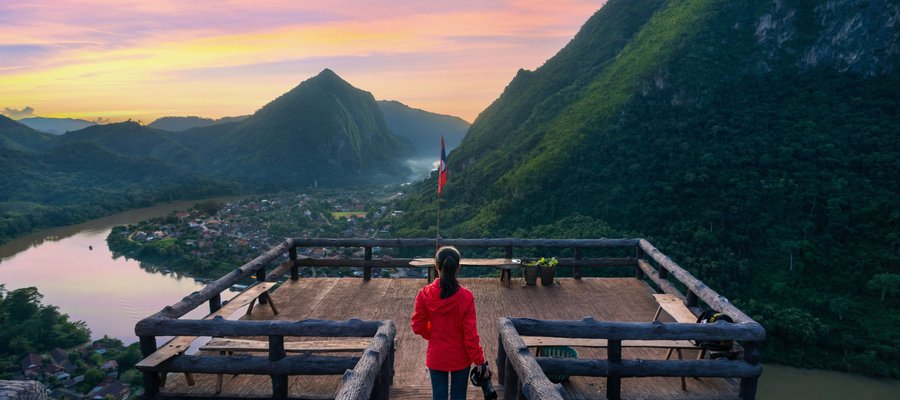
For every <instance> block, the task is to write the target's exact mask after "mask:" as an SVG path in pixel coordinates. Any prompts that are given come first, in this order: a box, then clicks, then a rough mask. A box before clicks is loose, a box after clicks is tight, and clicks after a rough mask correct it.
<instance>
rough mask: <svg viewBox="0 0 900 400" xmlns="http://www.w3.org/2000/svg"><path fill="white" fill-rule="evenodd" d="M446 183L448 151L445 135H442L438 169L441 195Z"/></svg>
mask: <svg viewBox="0 0 900 400" xmlns="http://www.w3.org/2000/svg"><path fill="white" fill-rule="evenodd" d="M445 183H447V151H446V150H444V137H443V136H441V164H440V168H439V169H438V195H440V194H441V190H443V189H444V184H445Z"/></svg>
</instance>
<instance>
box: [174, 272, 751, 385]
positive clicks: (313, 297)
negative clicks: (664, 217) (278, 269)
mask: <svg viewBox="0 0 900 400" xmlns="http://www.w3.org/2000/svg"><path fill="white" fill-rule="evenodd" d="M557 281H558V284H557V285H556V286H552V287H544V286H540V285H538V286H531V287H523V286H522V284H521V281H520V280H515V279H514V280H513V282H512V285H510V286H509V287H504V286H503V285H502V284H501V283H500V281H499V280H498V279H496V278H494V279H487V278H484V279H462V280H461V283H462V284H463V285H464V286H466V287H467V288H469V289H470V290H472V292H473V293H474V295H475V300H476V309H477V312H478V330H479V333H480V335H481V343H482V346H484V348H485V352H486V357H487V359H488V360H490V361H491V364H492V365H493V364H495V362H494V360H495V359H496V356H497V319H498V318H499V317H503V316H508V317H532V318H542V319H580V318H583V317H585V316H593V317H594V318H596V319H600V320H610V321H649V320H651V319H653V315H654V314H655V312H656V308H657V305H656V303H655V302H654V300H653V299H652V297H651V296H650V294H651V289H650V288H649V287H648V286H647V285H646V284H645V283H643V282H641V281H639V280H637V279H633V278H585V279H583V280H581V281H577V280H573V279H557ZM424 284H425V281H424V280H421V279H372V280H371V281H369V282H365V281H363V280H362V279H359V278H307V279H300V280H299V281H296V282H292V281H288V282H287V283H285V284H283V285H282V286H281V287H280V288H278V289H277V290H276V291H275V292H274V293H273V298H274V300H275V304H276V305H277V306H278V309H279V311H280V314H279V315H277V316H273V315H272V312H271V310H270V309H269V308H268V307H256V308H254V310H253V315H252V316H250V318H251V319H255V320H266V319H285V320H302V319H308V318H318V319H335V320H342V319H350V318H360V319H370V320H382V319H391V320H393V321H394V323H395V324H396V325H397V342H396V343H397V344H396V359H395V364H394V365H395V370H396V373H395V377H394V387H395V389H394V390H393V391H392V393H394V394H396V395H397V396H396V398H403V399H412V398H416V396H415V395H414V394H415V393H421V392H422V390H417V389H416V388H423V387H424V388H427V387H428V386H427V385H428V382H429V378H428V372H427V370H426V368H425V361H424V359H425V348H426V345H427V342H426V341H425V340H423V339H422V338H420V337H418V336H416V335H415V334H413V333H412V330H411V328H410V315H411V313H412V308H413V302H414V299H415V296H416V293H417V292H418V290H419V289H420V288H421V287H422V286H423V285H424ZM578 351H579V354H580V357H582V358H605V357H606V354H605V353H606V352H605V350H604V349H578ZM623 352H624V354H623V357H624V358H644V359H663V358H665V354H666V350H665V349H635V348H628V349H625V350H624V351H623ZM693 357H695V354H692V352H686V353H685V358H693ZM195 379H196V381H197V384H196V385H194V386H192V387H189V386H187V384H186V383H185V382H184V379H183V377H181V376H180V375H179V376H176V375H174V374H173V375H171V376H170V380H169V382H170V383H169V384H167V385H166V386H165V387H164V388H163V393H167V392H169V393H171V392H181V393H185V392H188V393H194V394H206V395H209V394H212V393H214V392H215V391H214V387H215V381H216V378H215V376H214V375H209V376H205V375H199V376H195ZM495 382H496V380H495ZM605 385H606V379H605V378H589V377H576V378H572V379H571V380H570V381H569V382H568V383H566V384H564V386H565V388H566V392H567V398H570V399H605V396H604V394H605V392H606V386H605ZM339 386H340V377H339V376H333V377H309V376H295V377H291V378H290V396H292V397H302V398H310V399H328V398H334V395H335V393H336V392H337V389H338V387H339ZM270 393H271V381H270V380H269V378H268V377H267V376H245V375H240V376H235V377H232V376H226V377H225V378H224V386H223V391H222V396H239V397H254V396H267V395H269V394H270ZM472 393H476V392H473V391H470V396H471V394H472ZM737 393H738V381H737V380H736V379H721V378H703V379H693V378H688V380H687V391H682V390H681V381H680V379H679V378H629V379H623V380H622V398H625V399H722V398H736V397H737ZM428 396H429V395H428V392H427V390H426V391H425V393H424V394H423V397H422V398H427V397H428Z"/></svg>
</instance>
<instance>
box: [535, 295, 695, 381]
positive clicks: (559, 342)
mask: <svg viewBox="0 0 900 400" xmlns="http://www.w3.org/2000/svg"><path fill="white" fill-rule="evenodd" d="M653 299H654V300H656V302H657V304H659V307H658V308H657V309H656V315H654V316H653V321H656V320H658V319H659V316H660V314H661V313H662V312H663V311H665V312H666V313H667V314H669V315H670V316H672V318H673V319H675V321H676V322H682V323H695V322H697V316H696V315H694V313H693V312H691V310H690V309H688V308H687V306H686V305H685V304H684V302H683V301H682V300H681V299H680V298H678V296H674V295H671V294H654V295H653ZM522 340H523V341H524V342H525V346H527V347H534V348H535V355H538V354H540V349H541V347H549V346H567V347H588V348H606V347H609V346H608V340H606V339H579V338H560V337H546V336H523V337H522ZM626 347H631V348H660V349H669V351H668V352H667V353H666V360H668V359H670V358H671V357H672V353H673V352H677V353H678V359H682V353H681V351H682V350H700V353H699V355H698V357H697V359H700V358H703V357H704V355H705V353H706V351H705V350H703V349H701V348H700V347H698V346H697V345H695V344H694V343H693V342H691V341H690V340H623V341H622V348H626ZM681 390H687V382H686V380H685V379H684V377H681Z"/></svg>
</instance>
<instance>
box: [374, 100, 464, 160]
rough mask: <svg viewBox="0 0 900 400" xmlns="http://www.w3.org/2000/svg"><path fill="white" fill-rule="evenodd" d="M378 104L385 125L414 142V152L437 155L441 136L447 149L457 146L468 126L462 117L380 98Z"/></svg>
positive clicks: (422, 154) (427, 155)
mask: <svg viewBox="0 0 900 400" xmlns="http://www.w3.org/2000/svg"><path fill="white" fill-rule="evenodd" d="M378 107H379V108H381V112H383V113H384V122H386V123H387V126H388V128H390V129H391V131H392V132H394V133H395V134H396V135H398V136H402V137H405V138H407V139H409V140H410V141H411V142H412V143H413V145H415V147H416V155H417V156H426V157H431V158H434V159H437V158H438V156H439V155H440V146H441V145H440V143H441V137H442V136H443V138H444V145H445V146H446V148H447V151H450V150H453V149H455V148H456V147H457V146H459V143H460V142H462V139H463V138H464V137H465V136H466V131H468V130H469V123H468V122H466V121H464V120H463V119H462V118H459V117H454V116H452V115H443V114H436V113H433V112H428V111H425V110H420V109H418V108H412V107H409V106H407V105H406V104H403V103H401V102H399V101H392V100H380V101H378Z"/></svg>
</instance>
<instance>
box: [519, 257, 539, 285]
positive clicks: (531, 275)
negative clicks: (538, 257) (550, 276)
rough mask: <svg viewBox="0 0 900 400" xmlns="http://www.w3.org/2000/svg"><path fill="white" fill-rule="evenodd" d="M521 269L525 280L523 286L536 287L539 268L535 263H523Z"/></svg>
mask: <svg viewBox="0 0 900 400" xmlns="http://www.w3.org/2000/svg"><path fill="white" fill-rule="evenodd" d="M522 268H523V270H522V276H523V277H524V278H525V284H526V285H528V286H534V285H536V284H537V277H538V269H539V268H540V267H539V266H538V264H537V261H531V262H526V263H523V264H522Z"/></svg>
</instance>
